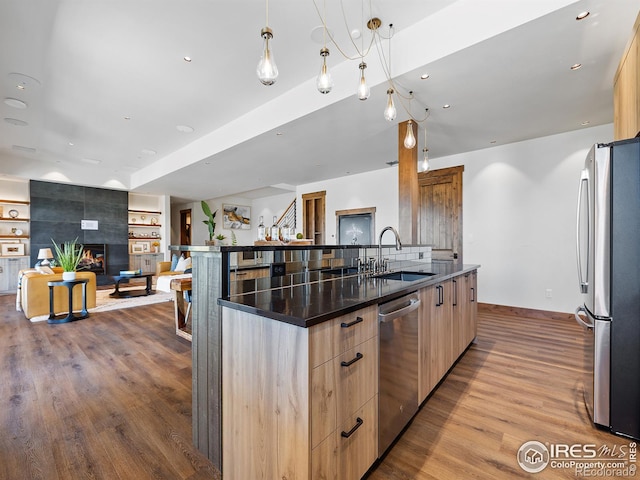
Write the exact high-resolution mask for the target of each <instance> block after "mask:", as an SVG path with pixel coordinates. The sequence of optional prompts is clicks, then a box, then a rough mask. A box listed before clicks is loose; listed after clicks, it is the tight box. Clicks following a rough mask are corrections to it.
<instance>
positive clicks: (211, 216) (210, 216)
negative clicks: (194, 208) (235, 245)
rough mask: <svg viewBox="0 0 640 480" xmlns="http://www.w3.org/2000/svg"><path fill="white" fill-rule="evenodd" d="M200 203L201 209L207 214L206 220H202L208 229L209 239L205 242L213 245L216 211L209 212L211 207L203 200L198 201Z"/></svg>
mask: <svg viewBox="0 0 640 480" xmlns="http://www.w3.org/2000/svg"><path fill="white" fill-rule="evenodd" d="M200 205H202V211H203V212H204V214H205V215H206V216H207V220H203V221H202V223H204V224H205V225H206V226H207V228H208V229H209V241H208V242H207V245H213V244H214V240H213V237H214V235H215V234H214V232H215V230H216V213H218V211H217V210H216V211H215V212H213V213H211V208H209V205H208V204H207V202H205V201H204V200H202V202H200Z"/></svg>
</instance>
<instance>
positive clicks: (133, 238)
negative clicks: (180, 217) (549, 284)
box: [129, 237, 160, 241]
mask: <svg viewBox="0 0 640 480" xmlns="http://www.w3.org/2000/svg"><path fill="white" fill-rule="evenodd" d="M129 240H149V241H155V240H160V237H129Z"/></svg>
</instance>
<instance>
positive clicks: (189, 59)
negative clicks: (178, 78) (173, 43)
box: [182, 57, 191, 63]
mask: <svg viewBox="0 0 640 480" xmlns="http://www.w3.org/2000/svg"><path fill="white" fill-rule="evenodd" d="M182 58H183V60H184V61H185V62H187V63H191V57H182Z"/></svg>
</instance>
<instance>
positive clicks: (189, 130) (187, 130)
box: [176, 125, 193, 133]
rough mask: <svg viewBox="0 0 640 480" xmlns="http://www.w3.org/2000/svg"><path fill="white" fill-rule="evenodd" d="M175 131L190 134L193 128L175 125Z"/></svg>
mask: <svg viewBox="0 0 640 480" xmlns="http://www.w3.org/2000/svg"><path fill="white" fill-rule="evenodd" d="M176 130H178V131H179V132H180V133H192V132H193V127H190V126H189V125H176Z"/></svg>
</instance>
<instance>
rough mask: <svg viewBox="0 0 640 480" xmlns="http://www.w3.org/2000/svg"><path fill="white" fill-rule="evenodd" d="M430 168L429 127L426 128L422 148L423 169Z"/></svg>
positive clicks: (424, 170)
mask: <svg viewBox="0 0 640 480" xmlns="http://www.w3.org/2000/svg"><path fill="white" fill-rule="evenodd" d="M427 170H429V149H428V148H427V129H426V127H425V129H424V148H423V149H422V171H423V172H426V171H427Z"/></svg>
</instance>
